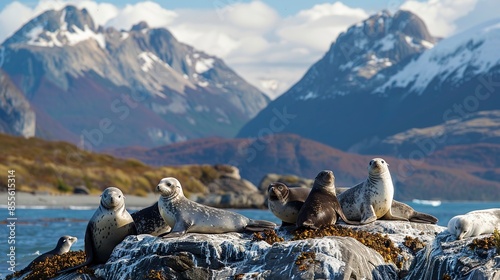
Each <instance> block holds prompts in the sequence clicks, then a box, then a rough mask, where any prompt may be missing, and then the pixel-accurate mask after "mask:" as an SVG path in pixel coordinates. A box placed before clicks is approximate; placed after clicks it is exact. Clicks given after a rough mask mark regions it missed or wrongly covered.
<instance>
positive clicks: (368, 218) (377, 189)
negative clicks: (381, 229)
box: [338, 158, 408, 224]
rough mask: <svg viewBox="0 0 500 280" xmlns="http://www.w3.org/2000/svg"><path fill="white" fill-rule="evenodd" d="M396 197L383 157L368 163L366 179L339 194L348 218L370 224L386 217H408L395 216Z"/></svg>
mask: <svg viewBox="0 0 500 280" xmlns="http://www.w3.org/2000/svg"><path fill="white" fill-rule="evenodd" d="M393 197H394V186H393V184H392V178H391V173H390V172H389V164H387V162H386V161H385V160H384V159H382V158H374V159H372V160H371V161H370V163H369V165H368V178H367V179H366V181H364V182H362V183H359V184H358V185H356V186H354V187H352V188H350V189H348V190H346V191H345V192H343V193H341V194H340V195H339V196H338V199H339V202H340V205H341V206H342V210H343V211H344V214H345V215H346V216H347V218H348V219H350V220H353V221H360V222H361V224H368V223H371V222H373V221H375V220H377V219H380V218H382V217H384V219H385V220H401V221H408V219H406V218H403V217H399V216H395V215H394V214H393V213H392V211H391V206H392V201H393Z"/></svg>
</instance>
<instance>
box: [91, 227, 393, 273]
mask: <svg viewBox="0 0 500 280" xmlns="http://www.w3.org/2000/svg"><path fill="white" fill-rule="evenodd" d="M305 252H314V258H309V259H308V258H305V261H304V263H303V266H301V265H297V264H296V261H297V260H298V259H299V258H300V256H303V255H304V253H305ZM150 271H156V272H160V273H161V274H162V275H168V276H169V277H171V279H193V278H190V277H189V275H201V276H203V277H204V278H203V279H233V278H234V277H235V276H239V277H244V276H249V277H250V276H251V277H252V278H257V279H259V278H260V279H284V278H285V277H286V278H288V279H313V278H319V279H321V278H323V279H344V277H347V278H356V279H361V278H366V279H397V272H396V268H395V267H394V266H393V265H390V264H386V263H385V262H384V260H383V258H382V257H381V256H380V254H378V253H377V252H375V251H373V250H372V249H370V248H367V247H365V246H364V245H362V244H361V243H359V242H358V241H356V240H354V239H353V238H350V237H324V238H318V239H307V240H299V241H287V242H280V243H275V244H274V245H269V244H267V243H266V242H264V241H252V240H251V236H250V235H248V234H237V233H229V234H220V235H204V234H187V235H186V236H183V237H181V238H179V239H159V238H155V237H152V236H149V235H139V236H130V237H128V238H126V239H125V240H124V241H123V242H122V243H121V244H120V245H119V246H118V247H117V248H116V249H115V250H114V252H113V255H112V257H111V259H110V260H109V261H108V263H106V264H105V265H104V266H102V267H101V268H99V269H97V270H96V272H95V273H96V276H98V277H102V278H105V279H111V278H113V279H144V275H146V274H148V273H149V272H150ZM348 275H349V277H348ZM196 279H202V278H196Z"/></svg>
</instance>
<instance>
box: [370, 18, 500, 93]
mask: <svg viewBox="0 0 500 280" xmlns="http://www.w3.org/2000/svg"><path fill="white" fill-rule="evenodd" d="M406 40H407V42H408V41H409V38H407V39H406ZM425 44H426V45H430V44H431V43H429V42H426V43H425ZM499 45H500V19H496V20H494V21H489V22H487V23H485V24H482V25H480V26H478V27H475V28H472V29H469V30H467V31H465V32H462V33H460V34H457V35H456V36H453V37H450V38H447V39H444V40H442V41H441V42H439V44H437V45H436V46H435V47H434V48H432V49H430V50H428V51H426V52H424V53H423V54H422V55H421V56H420V57H418V58H417V59H416V60H413V61H412V62H410V63H409V64H408V65H406V67H405V68H403V70H401V71H399V72H398V73H397V74H395V75H394V76H392V77H391V78H390V79H389V80H388V81H387V82H386V83H385V84H383V85H382V86H380V87H379V88H377V89H376V90H375V92H377V93H380V92H385V91H387V90H388V89H390V88H395V87H396V88H406V87H409V89H408V92H417V93H419V94H421V93H422V92H423V91H424V90H425V89H426V88H427V87H428V86H429V84H430V83H431V82H432V81H433V80H434V79H436V78H437V79H439V81H440V82H442V81H444V80H450V81H452V82H457V83H458V82H460V81H461V80H462V79H464V78H465V77H464V75H465V73H466V71H467V72H468V73H470V74H473V75H474V74H479V73H484V72H487V71H489V70H490V69H491V68H492V67H494V66H497V65H498V64H500V52H499V51H498V46H499Z"/></svg>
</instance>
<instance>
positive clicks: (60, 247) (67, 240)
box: [21, 235, 78, 271]
mask: <svg viewBox="0 0 500 280" xmlns="http://www.w3.org/2000/svg"><path fill="white" fill-rule="evenodd" d="M77 240H78V238H76V237H74V236H69V235H63V236H61V237H60V238H59V240H58V241H57V245H56V247H55V248H54V249H52V250H50V251H48V252H45V253H43V254H41V255H40V256H38V257H36V258H35V259H34V260H33V261H32V262H31V263H30V264H29V265H27V266H26V267H25V268H24V269H22V270H21V271H27V270H28V269H32V267H33V265H34V264H35V263H40V262H43V261H45V260H46V259H48V258H51V257H53V256H55V255H62V254H64V253H67V252H69V249H71V245H73V244H74V243H75V242H76V241H77Z"/></svg>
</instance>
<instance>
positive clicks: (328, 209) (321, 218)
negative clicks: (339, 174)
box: [296, 170, 359, 229]
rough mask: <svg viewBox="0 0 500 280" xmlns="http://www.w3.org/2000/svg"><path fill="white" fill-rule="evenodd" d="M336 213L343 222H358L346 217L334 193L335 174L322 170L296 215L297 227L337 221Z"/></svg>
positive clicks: (315, 226) (312, 226)
mask: <svg viewBox="0 0 500 280" xmlns="http://www.w3.org/2000/svg"><path fill="white" fill-rule="evenodd" d="M337 214H338V215H339V216H340V217H341V218H342V220H343V221H344V222H345V223H348V224H359V222H354V221H351V220H349V219H348V218H346V216H345V215H344V213H343V211H342V208H341V206H340V204H339V201H338V200H337V195H336V193H335V176H334V175H333V172H332V171H330V170H323V171H321V172H320V173H318V175H317V176H316V178H315V179H314V184H313V187H312V189H311V192H310V193H309V195H308V196H307V199H306V201H304V205H302V208H301V209H300V211H299V214H298V216H297V222H296V225H297V227H298V228H301V227H306V228H313V229H316V228H319V227H321V226H326V225H333V224H335V223H336V222H337Z"/></svg>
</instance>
